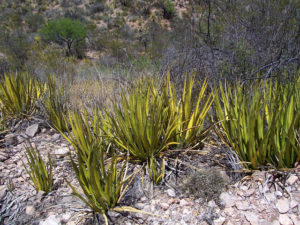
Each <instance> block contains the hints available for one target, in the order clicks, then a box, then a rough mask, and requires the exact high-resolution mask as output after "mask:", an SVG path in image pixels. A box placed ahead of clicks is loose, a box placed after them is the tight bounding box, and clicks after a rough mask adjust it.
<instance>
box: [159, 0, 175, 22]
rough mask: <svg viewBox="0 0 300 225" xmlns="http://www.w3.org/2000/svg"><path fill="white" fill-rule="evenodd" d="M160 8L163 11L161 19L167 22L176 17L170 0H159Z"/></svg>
mask: <svg viewBox="0 0 300 225" xmlns="http://www.w3.org/2000/svg"><path fill="white" fill-rule="evenodd" d="M160 6H161V7H162V9H163V17H164V18H165V19H168V20H169V19H172V18H173V17H175V16H176V8H175V5H174V2H172V1H171V0H161V1H160Z"/></svg>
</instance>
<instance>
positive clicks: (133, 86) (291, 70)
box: [0, 0, 300, 224]
mask: <svg viewBox="0 0 300 225" xmlns="http://www.w3.org/2000/svg"><path fill="white" fill-rule="evenodd" d="M0 7H1V15H0V18H1V20H0V27H1V32H2V34H3V35H1V37H0V137H3V138H1V139H3V140H4V141H1V143H0V144H1V145H3V146H5V145H6V146H5V147H7V148H9V145H7V144H5V138H4V137H5V135H6V134H10V133H13V131H14V130H15V129H16V128H15V127H16V124H18V123H21V121H30V120H32V119H33V118H39V120H41V121H45V123H46V125H47V127H48V128H52V129H54V130H55V132H56V133H57V134H60V135H61V136H63V137H64V139H65V140H66V141H67V142H68V143H69V144H70V146H72V149H71V151H70V152H69V153H68V159H69V163H70V165H71V167H72V170H73V173H74V174H75V177H76V181H77V183H76V184H74V183H72V182H70V181H69V177H64V178H63V179H64V181H63V182H66V183H67V184H68V185H69V187H70V188H71V190H72V191H73V193H74V194H75V195H76V196H77V197H78V198H79V199H80V200H82V202H83V203H84V204H85V205H86V206H88V207H89V209H90V211H89V212H91V213H92V214H93V215H96V216H97V215H98V214H101V215H103V218H104V222H105V223H106V224H108V223H113V222H112V221H111V218H110V216H109V212H112V211H115V212H133V213H145V214H147V213H148V212H146V211H142V210H139V209H137V208H136V207H133V206H131V205H127V204H126V203H124V201H123V199H124V196H125V195H126V191H127V190H128V188H129V187H130V186H131V185H132V183H133V182H134V180H135V179H140V180H143V182H144V180H146V179H149V180H151V183H152V185H154V186H155V185H156V186H163V185H165V184H166V182H167V173H168V174H170V173H175V174H176V173H177V163H179V164H180V157H181V156H182V155H185V154H186V152H188V151H191V152H197V154H198V153H199V154H201V151H202V149H203V147H204V146H206V145H211V144H214V143H215V142H217V143H218V144H219V145H220V146H221V145H224V146H227V148H226V149H227V150H226V151H228V152H229V154H232V155H233V156H234V157H235V160H236V161H237V165H233V166H232V168H238V170H239V172H241V173H249V172H250V173H251V172H253V171H257V170H266V171H268V170H272V171H278V173H281V172H282V171H293V170H294V169H295V167H297V166H298V164H299V162H300V68H299V65H300V53H299V52H300V41H299V38H300V37H299V32H300V30H299V29H300V26H299V24H300V14H299V9H300V4H299V1H296V0H292V1H285V0H279V1H276V2H272V3H271V2H270V1H258V0H242V1H219V0H205V1H188V2H186V1H172V0H157V1H148V0H138V1H130V0H126V1H125V0H120V1H118V0H114V1H105V0H102V1H94V0H87V1H81V0H76V1H75V0H74V1H63V0H57V1H48V0H41V1H31V0H26V1H19V0H14V1H2V2H0ZM216 140H217V141H216ZM25 151H26V153H25V156H26V157H25V159H26V160H23V163H22V165H23V167H24V169H25V171H26V173H27V174H28V175H29V178H30V180H31V184H32V185H33V186H34V188H35V189H36V191H37V192H39V191H44V192H45V193H51V191H52V190H53V189H54V187H55V185H59V184H55V183H54V179H53V177H54V176H55V173H54V172H53V168H54V167H55V163H54V162H53V161H52V160H51V155H52V154H54V153H49V154H48V156H47V157H42V156H41V154H40V151H39V149H38V148H36V147H35V146H33V145H31V143H30V139H28V147H27V148H26V149H25ZM230 152H231V153H230ZM174 161H175V162H176V163H175V165H176V166H174V168H173V167H172V166H171V165H172V163H171V162H174ZM184 165H185V164H184ZM191 167H192V168H193V166H191ZM195 171H197V172H196V173H194V174H193V175H191V177H190V178H189V179H188V181H187V183H186V184H184V185H183V188H182V189H183V190H186V191H187V192H188V193H190V194H192V195H194V196H196V197H198V198H202V199H204V200H203V201H210V200H211V199H215V198H218V195H220V194H221V192H222V190H223V188H224V186H225V183H226V182H225V181H224V180H223V179H222V177H221V175H220V174H219V173H218V172H217V171H215V170H207V171H204V172H203V171H202V172H199V171H198V170H197V169H196V170H195ZM168 176H170V175H168ZM176 176H177V174H176ZM0 182H1V183H0V184H2V183H3V184H5V181H4V180H0ZM194 183H196V185H193V184H194ZM189 184H190V185H189ZM216 184H218V185H216ZM76 185H77V186H76ZM205 185H207V186H205ZM148 214H150V213H148ZM153 216H157V215H153ZM0 218H1V217H0ZM1 219H2V218H1ZM3 221H4V220H3ZM3 221H2V220H1V221H0V222H3Z"/></svg>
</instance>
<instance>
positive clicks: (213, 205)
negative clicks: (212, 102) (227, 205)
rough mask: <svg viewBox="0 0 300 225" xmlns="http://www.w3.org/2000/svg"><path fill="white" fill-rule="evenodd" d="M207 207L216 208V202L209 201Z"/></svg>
mask: <svg viewBox="0 0 300 225" xmlns="http://www.w3.org/2000/svg"><path fill="white" fill-rule="evenodd" d="M207 205H208V206H209V207H210V208H214V207H216V206H217V205H216V203H215V201H214V200H211V201H209V202H208V204H207Z"/></svg>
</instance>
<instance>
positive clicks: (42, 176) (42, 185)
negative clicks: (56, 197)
mask: <svg viewBox="0 0 300 225" xmlns="http://www.w3.org/2000/svg"><path fill="white" fill-rule="evenodd" d="M26 159H27V164H28V166H29V169H27V167H26V166H25V164H24V162H23V166H24V168H25V170H26V172H27V173H28V175H29V176H30V179H31V181H32V182H33V186H34V188H35V189H36V191H37V192H38V191H44V192H46V193H48V192H50V191H51V190H52V188H53V174H52V161H51V158H50V154H48V165H47V166H46V164H45V162H44V161H43V159H42V157H41V155H40V152H39V151H38V150H37V149H34V148H33V147H32V146H31V145H30V147H27V148H26Z"/></svg>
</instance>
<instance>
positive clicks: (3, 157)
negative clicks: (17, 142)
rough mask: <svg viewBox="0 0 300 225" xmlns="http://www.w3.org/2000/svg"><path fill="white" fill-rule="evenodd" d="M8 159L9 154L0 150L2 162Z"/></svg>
mask: <svg viewBox="0 0 300 225" xmlns="http://www.w3.org/2000/svg"><path fill="white" fill-rule="evenodd" d="M7 159H8V155H7V154H6V153H5V152H2V151H0V162H4V161H5V160H7Z"/></svg>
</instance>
